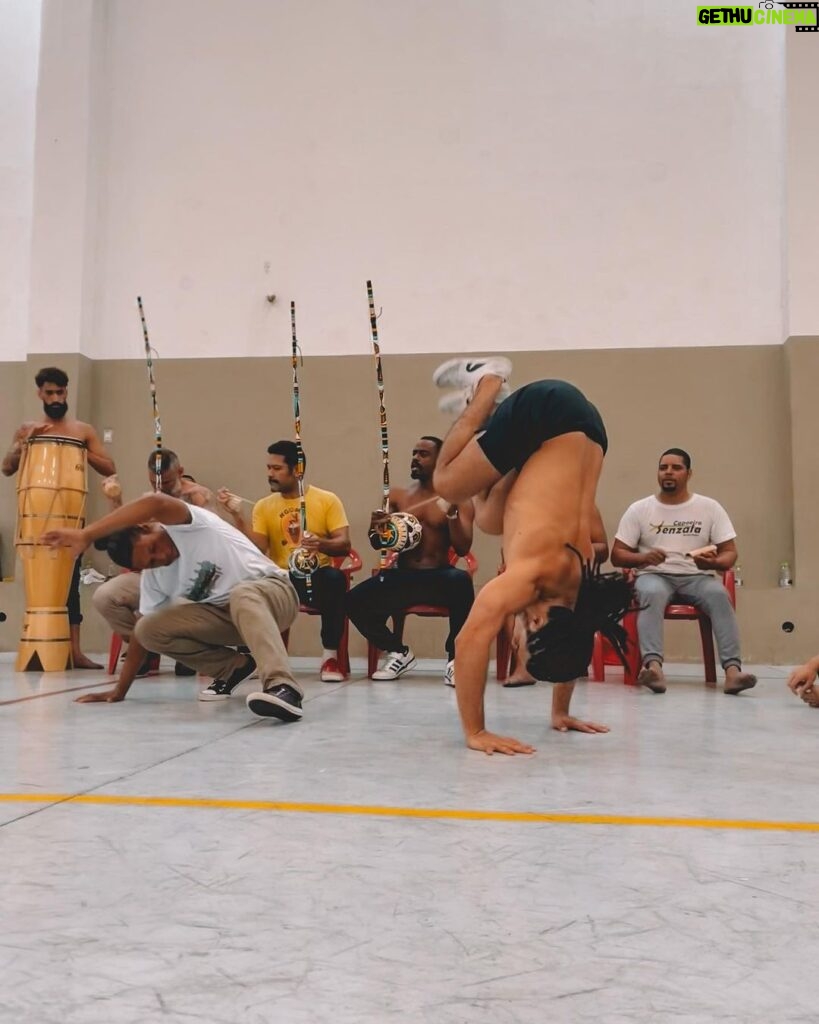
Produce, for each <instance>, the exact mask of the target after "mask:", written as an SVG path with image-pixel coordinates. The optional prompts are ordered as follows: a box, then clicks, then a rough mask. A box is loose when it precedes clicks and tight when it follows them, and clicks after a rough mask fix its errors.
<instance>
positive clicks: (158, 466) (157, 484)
mask: <svg viewBox="0 0 819 1024" xmlns="http://www.w3.org/2000/svg"><path fill="white" fill-rule="evenodd" d="M137 306H138V307H139V319H140V320H141V321H142V337H143V338H144V339H145V360H146V362H147V364H148V387H149V388H150V390H151V405H152V406H153V412H154V438H155V441H156V452H155V455H154V476H155V477H156V479H155V481H154V489H155V490H156V492H157V494H158V493H159V492H160V491H161V490H162V424H161V423H160V421H159V406H158V405H157V402H156V381H155V380H154V362H153V358H152V350H151V343H150V341H148V325H147V324H146V323H145V310H144V309H143V308H142V297H141V296H139V295H137Z"/></svg>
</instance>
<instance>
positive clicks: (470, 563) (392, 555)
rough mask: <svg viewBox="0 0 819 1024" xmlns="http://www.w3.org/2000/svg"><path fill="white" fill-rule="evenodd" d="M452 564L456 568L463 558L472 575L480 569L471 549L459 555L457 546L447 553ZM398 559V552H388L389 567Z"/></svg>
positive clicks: (392, 566) (376, 570) (374, 570)
mask: <svg viewBox="0 0 819 1024" xmlns="http://www.w3.org/2000/svg"><path fill="white" fill-rule="evenodd" d="M447 558H448V560H449V564H450V566H451V567H452V568H453V569H455V568H457V566H458V562H459V561H460V560H461V558H463V560H464V563H465V565H466V571H467V572H468V573H469V575H470V576H474V575H475V573H476V572H477V571H478V559H477V558H476V557H475V556H474V555H473V554H472V552H471V551H467V553H466V554H465V555H459V554H458V552H457V551H456V550H455V548H450V549H449V552H448V554H447ZM397 561H398V552H397V551H390V552H389V553H388V554H387V568H388V569H392V568H394V566H395V563H396V562H397ZM373 572H374V573H375V572H378V569H373Z"/></svg>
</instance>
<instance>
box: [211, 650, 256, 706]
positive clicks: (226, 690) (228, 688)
mask: <svg viewBox="0 0 819 1024" xmlns="http://www.w3.org/2000/svg"><path fill="white" fill-rule="evenodd" d="M255 668H256V662H255V661H254V660H253V658H251V657H250V656H248V657H247V659H246V661H245V663H244V664H243V665H240V666H239V667H238V668H235V669H234V670H233V672H232V673H231V674H230V678H228V679H214V680H213V682H212V683H211V684H210V686H206V687H205V689H204V690H200V691H199V700H227V699H228V697H229V696H230V695H231V693H233V691H234V690H235V689H236V687H237V686H238V685H239V683H241V682H242V680H243V679H247V677H248V676H249V675H250V674H251V672H253V671H254V670H255Z"/></svg>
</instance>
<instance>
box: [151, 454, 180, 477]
mask: <svg viewBox="0 0 819 1024" xmlns="http://www.w3.org/2000/svg"><path fill="white" fill-rule="evenodd" d="M159 454H160V456H161V458H162V461H161V463H160V470H159V471H160V473H165V472H167V470H169V469H170V468H171V467H172V466H178V465H179V456H178V455H177V454H176V452H172V451H171V449H170V448H160V449H159ZM148 469H149V470H150V471H151V472H152V473H155V472H156V449H154V450H153V451H152V452H151V454H150V455H149V456H148Z"/></svg>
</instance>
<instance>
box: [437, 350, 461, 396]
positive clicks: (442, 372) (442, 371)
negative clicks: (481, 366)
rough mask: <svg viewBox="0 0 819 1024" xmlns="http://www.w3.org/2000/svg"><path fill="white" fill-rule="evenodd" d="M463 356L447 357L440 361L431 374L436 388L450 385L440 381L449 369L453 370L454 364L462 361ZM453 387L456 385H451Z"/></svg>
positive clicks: (458, 364)
mask: <svg viewBox="0 0 819 1024" xmlns="http://www.w3.org/2000/svg"><path fill="white" fill-rule="evenodd" d="M463 361H464V357H463V356H461V357H460V359H448V360H447V361H446V362H445V363H441V365H440V366H439V367H438V369H437V370H436V371H435V372H434V373H433V375H432V383H433V384H434V385H435V387H436V388H446V387H450V385H449V384H442V383H441V381H442V380H443V379H444V378H445V377H446V375H447V374H448V373H449V371H450V370H453V369H454V368H455V367H456V366H460V365H461V363H463ZM452 386H453V387H454V386H456V385H452Z"/></svg>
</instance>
